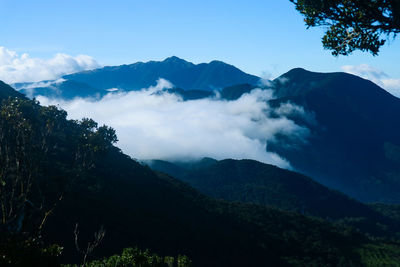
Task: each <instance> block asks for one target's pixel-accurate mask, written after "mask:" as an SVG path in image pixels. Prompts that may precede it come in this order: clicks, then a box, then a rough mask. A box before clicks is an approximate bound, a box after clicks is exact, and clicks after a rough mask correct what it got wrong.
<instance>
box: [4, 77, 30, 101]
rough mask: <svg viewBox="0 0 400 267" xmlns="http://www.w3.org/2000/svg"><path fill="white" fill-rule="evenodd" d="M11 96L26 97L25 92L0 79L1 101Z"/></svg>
mask: <svg viewBox="0 0 400 267" xmlns="http://www.w3.org/2000/svg"><path fill="white" fill-rule="evenodd" d="M9 97H24V96H23V94H21V93H18V92H17V91H15V90H14V88H12V87H11V86H9V85H8V84H6V83H4V82H3V81H0V101H2V100H4V99H7V98H9Z"/></svg>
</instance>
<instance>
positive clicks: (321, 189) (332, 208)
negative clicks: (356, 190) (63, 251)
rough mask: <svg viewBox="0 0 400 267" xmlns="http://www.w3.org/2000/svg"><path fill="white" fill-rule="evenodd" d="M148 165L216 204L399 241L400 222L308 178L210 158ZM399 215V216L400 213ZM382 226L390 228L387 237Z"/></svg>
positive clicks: (254, 164)
mask: <svg viewBox="0 0 400 267" xmlns="http://www.w3.org/2000/svg"><path fill="white" fill-rule="evenodd" d="M146 164H148V165H149V166H150V167H151V168H152V169H153V170H156V171H160V172H165V173H168V174H169V175H172V176H174V177H176V178H178V179H180V180H182V181H184V182H187V183H188V184H190V185H191V186H193V187H194V188H196V189H197V190H199V191H200V192H202V193H204V194H206V195H208V196H211V197H214V198H216V199H223V200H226V201H236V202H244V203H254V204H258V205H262V206H273V207H276V208H280V209H284V210H291V211H297V212H300V213H302V214H306V215H310V216H317V217H320V218H324V219H329V220H334V221H341V222H342V223H343V222H346V223H347V224H348V225H351V226H353V227H357V228H359V229H360V230H361V231H364V232H368V233H369V234H371V235H374V234H375V235H386V236H393V235H394V233H395V232H397V233H398V234H397V235H399V236H400V228H399V227H398V225H399V223H400V219H399V218H392V217H391V216H387V212H386V213H385V214H382V213H381V212H378V211H376V210H375V209H374V208H372V207H370V206H368V205H366V204H363V203H361V202H358V201H357V200H355V199H352V198H350V197H348V196H346V195H344V194H343V193H340V192H338V191H335V190H331V189H329V188H327V187H325V186H323V185H321V184H319V183H317V182H315V181H313V180H312V179H310V178H309V177H307V176H304V175H302V174H299V173H296V172H293V171H289V170H284V169H281V168H278V167H276V166H272V165H269V164H264V163H261V162H257V161H254V160H232V159H227V160H221V161H217V160H213V159H209V158H205V159H202V160H200V161H194V162H174V163H172V162H167V161H162V160H151V161H147V162H146ZM388 210H390V209H388ZM395 213H396V214H398V212H397V211H396V212H395ZM350 218H356V220H352V219H350ZM377 225H385V227H386V230H387V231H386V230H383V228H382V227H380V226H379V227H377ZM385 231H386V233H385Z"/></svg>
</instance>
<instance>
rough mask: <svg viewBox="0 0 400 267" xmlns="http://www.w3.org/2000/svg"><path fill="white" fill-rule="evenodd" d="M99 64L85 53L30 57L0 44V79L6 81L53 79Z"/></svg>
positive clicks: (96, 66) (92, 67)
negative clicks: (47, 57) (42, 57)
mask: <svg viewBox="0 0 400 267" xmlns="http://www.w3.org/2000/svg"><path fill="white" fill-rule="evenodd" d="M98 67H99V64H98V63H97V62H96V60H94V59H93V58H91V57H89V56H86V55H78V56H76V57H73V56H70V55H66V54H56V55H55V56H54V57H53V58H50V59H41V58H32V57H30V56H29V55H28V54H26V53H25V54H22V55H19V54H18V53H16V52H15V51H11V50H8V49H7V48H5V47H2V46H0V80H2V81H4V82H6V83H18V82H39V81H43V80H55V79H58V78H60V77H61V76H62V75H64V74H70V73H74V72H78V71H83V70H89V69H94V68H98Z"/></svg>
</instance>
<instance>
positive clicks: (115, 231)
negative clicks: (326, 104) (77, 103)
mask: <svg viewBox="0 0 400 267" xmlns="http://www.w3.org/2000/svg"><path fill="white" fill-rule="evenodd" d="M1 108H2V112H1V113H0V132H1V133H2V135H1V137H2V139H1V142H0V145H1V150H0V153H1V155H0V160H1V164H0V173H1V174H7V175H4V176H3V175H2V176H1V179H2V180H1V183H0V186H1V190H2V191H1V192H2V194H1V196H0V197H1V200H2V210H1V211H0V212H1V216H2V220H1V224H0V229H1V231H0V253H1V255H3V256H2V257H1V258H0V264H3V265H5V264H9V265H10V262H12V263H18V262H19V261H20V260H21V258H23V257H25V256H26V257H28V256H29V257H33V256H32V253H33V252H30V251H32V248H34V247H35V246H38V247H39V249H38V250H34V251H37V253H39V254H43V253H51V252H52V251H53V252H54V253H55V254H56V255H58V254H59V253H60V250H59V249H57V248H55V247H54V246H50V247H48V245H50V244H58V245H59V246H62V247H63V250H62V258H61V259H60V260H61V261H62V262H69V263H71V262H73V263H78V262H79V261H80V259H81V258H82V257H81V255H79V253H77V251H76V246H75V244H74V243H75V242H74V239H76V240H78V243H79V242H80V243H81V246H82V247H86V245H85V244H87V242H88V241H90V242H92V240H93V233H94V232H95V231H97V230H98V229H99V227H100V225H103V226H104V228H105V229H106V235H105V238H104V240H103V241H102V243H101V244H100V245H99V246H98V248H97V249H96V250H95V252H94V253H93V254H90V257H91V258H93V257H97V258H100V257H104V256H109V255H112V254H115V253H119V252H120V251H121V250H122V248H124V247H135V246H140V247H144V248H149V249H151V250H152V251H154V252H155V253H157V254H159V255H162V256H163V255H177V254H185V255H187V256H189V258H190V259H192V261H193V266H266V265H271V266H310V265H311V266H312V265H314V266H321V265H323V266H327V265H333V266H339V265H342V266H362V265H366V263H368V262H370V261H371V260H373V261H375V262H380V263H381V264H384V263H386V264H389V263H391V262H395V261H397V260H398V259H399V257H400V246H399V245H398V243H396V241H391V242H389V241H388V240H387V239H379V240H372V239H370V238H368V237H367V236H366V235H364V234H362V233H359V232H357V231H354V230H352V229H350V228H347V227H345V226H340V225H335V224H332V223H331V222H329V221H324V220H321V219H315V218H312V217H308V216H304V215H301V214H298V213H294V212H288V211H283V210H279V209H276V208H271V207H263V206H260V205H254V204H245V203H231V202H225V201H219V200H215V199H212V198H209V197H206V196H204V195H203V194H201V193H199V192H198V191H196V190H195V189H193V188H191V187H190V186H188V185H187V184H185V183H182V182H180V181H179V180H176V179H174V178H172V177H170V176H168V175H165V174H161V173H155V172H153V171H152V170H151V169H149V168H147V167H145V166H142V165H141V164H139V163H138V162H136V161H135V160H133V159H131V158H130V157H128V156H126V155H124V154H123V153H122V152H121V151H120V150H119V149H118V148H116V147H115V146H113V143H114V142H115V141H116V136H115V132H114V131H113V129H111V128H108V127H106V126H101V127H98V125H97V124H96V123H95V122H94V121H92V120H90V119H84V120H82V121H74V120H67V119H66V117H67V114H66V112H64V111H63V110H59V109H57V108H56V107H54V106H53V107H41V106H40V105H38V104H37V103H36V102H34V101H30V100H26V99H23V98H14V99H11V100H9V101H6V102H4V103H3V104H2V106H1ZM16 144H18V145H16ZM210 162H213V161H212V160H211V161H210ZM207 164H209V163H206V164H205V165H207ZM24 188H29V190H24ZM15 190H16V191H15ZM14 192H18V194H17V197H16V195H15V194H14ZM9 203H11V204H12V205H11V204H10V205H11V206H8V205H9ZM9 208H10V209H9ZM5 210H6V211H5ZM8 214H11V215H12V216H8ZM14 215H15V216H14ZM14 218H18V219H17V220H14ZM46 218H47V220H43V219H46ZM4 221H5V222H4ZM43 221H45V222H46V224H45V226H44V228H42V227H43ZM76 224H79V228H78V227H77V226H76ZM36 227H39V228H38V229H39V234H38V235H35V233H37V230H38V229H37V228H36ZM74 229H77V230H76V231H74ZM78 230H79V233H78ZM74 232H75V234H74ZM38 238H39V241H38ZM19 240H20V241H19ZM30 264H31V266H46V265H47V266H57V265H55V264H53V265H48V264H46V262H43V261H41V262H40V264H39V263H38V262H32V261H31V262H30ZM14 266H17V265H16V264H14Z"/></svg>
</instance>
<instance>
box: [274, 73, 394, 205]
mask: <svg viewBox="0 0 400 267" xmlns="http://www.w3.org/2000/svg"><path fill="white" fill-rule="evenodd" d="M273 87H274V90H275V96H276V98H277V99H275V100H273V101H271V105H272V106H279V105H280V104H281V103H286V102H291V103H295V104H297V105H300V106H302V107H304V108H305V110H306V111H307V112H308V114H309V115H310V116H312V117H314V119H315V122H316V123H309V122H307V120H306V119H301V118H293V119H294V120H295V121H296V122H297V123H299V124H301V125H305V126H306V127H307V128H309V129H310V130H311V136H310V137H309V139H308V142H307V143H302V144H293V143H292V144H290V140H289V141H288V140H284V139H283V138H282V139H280V141H278V142H275V143H270V144H269V146H268V148H269V149H270V150H272V151H275V152H277V153H278V154H279V155H281V156H282V157H285V158H286V159H288V160H289V162H290V163H291V164H292V166H293V167H294V168H295V169H296V170H298V171H300V172H302V173H305V174H307V175H309V176H311V177H313V178H314V179H316V180H317V181H319V182H321V183H323V184H326V185H328V186H330V187H334V188H336V189H339V190H341V191H343V192H345V193H347V194H349V195H351V196H353V197H356V198H358V199H360V200H362V201H367V202H371V201H385V202H395V203H400V195H399V194H398V192H399V190H400V169H399V167H400V165H399V164H398V163H399V161H398V159H399V158H400V124H399V123H397V121H399V114H400V99H399V98H396V97H394V96H392V95H391V94H389V93H388V92H386V91H385V90H384V89H382V88H380V87H379V86H377V85H376V84H374V83H372V82H371V81H368V80H364V79H362V78H360V77H357V76H354V75H351V74H346V73H315V72H309V71H306V70H304V69H293V70H291V71H289V72H288V73H286V74H284V75H282V76H281V77H279V78H277V79H276V80H274V81H273ZM288 142H289V144H288Z"/></svg>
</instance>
